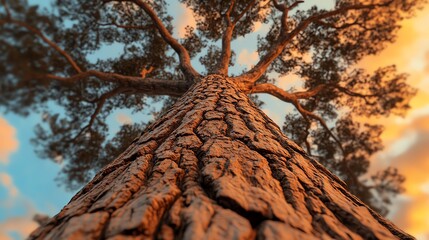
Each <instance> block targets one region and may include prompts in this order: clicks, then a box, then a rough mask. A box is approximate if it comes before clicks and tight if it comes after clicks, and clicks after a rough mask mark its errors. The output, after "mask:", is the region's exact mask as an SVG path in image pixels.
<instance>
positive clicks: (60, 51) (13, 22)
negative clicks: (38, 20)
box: [0, 19, 82, 73]
mask: <svg viewBox="0 0 429 240" xmlns="http://www.w3.org/2000/svg"><path fill="white" fill-rule="evenodd" d="M6 23H9V24H14V25H18V26H21V27H24V28H26V29H27V30H28V31H30V32H32V33H34V34H36V35H37V36H38V37H40V38H41V39H42V41H43V42H45V43H46V44H48V45H49V46H50V47H52V48H53V49H55V51H57V52H58V53H59V54H61V55H62V56H63V57H64V58H65V59H66V60H67V62H69V63H70V65H71V66H72V67H73V69H74V70H76V72H78V73H81V72H82V69H81V68H80V67H79V66H78V64H77V63H76V62H75V60H73V58H72V57H71V56H70V54H68V53H67V52H66V51H64V50H63V49H62V48H60V47H59V46H58V45H57V44H56V43H54V42H52V41H51V40H49V39H48V38H47V37H46V36H45V35H44V34H43V33H42V32H41V31H40V30H39V29H37V28H35V27H32V26H30V25H29V24H27V23H26V22H22V21H18V20H15V19H0V25H1V24H6Z"/></svg>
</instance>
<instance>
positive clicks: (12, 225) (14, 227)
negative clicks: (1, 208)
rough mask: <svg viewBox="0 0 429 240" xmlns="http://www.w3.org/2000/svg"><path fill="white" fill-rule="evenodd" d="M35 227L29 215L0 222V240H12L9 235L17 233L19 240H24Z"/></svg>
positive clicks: (35, 224)
mask: <svg viewBox="0 0 429 240" xmlns="http://www.w3.org/2000/svg"><path fill="white" fill-rule="evenodd" d="M37 226H38V225H37V223H36V222H34V221H33V219H32V216H29V215H25V216H19V217H11V218H8V219H6V220H5V221H3V222H0V239H2V240H3V239H12V238H11V237H10V236H8V234H10V233H17V234H18V235H19V237H20V238H21V239H25V238H27V237H28V236H29V235H30V233H31V232H33V231H34V230H35V229H36V228H37Z"/></svg>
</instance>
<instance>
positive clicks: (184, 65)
mask: <svg viewBox="0 0 429 240" xmlns="http://www.w3.org/2000/svg"><path fill="white" fill-rule="evenodd" d="M128 1H131V2H133V3H135V4H137V5H138V6H139V7H140V8H142V9H143V11H145V12H146V14H147V15H149V17H150V18H151V19H152V22H153V24H154V25H155V26H156V28H157V29H158V32H159V34H161V37H162V38H163V39H164V40H165V41H166V42H167V43H168V44H169V45H170V46H171V47H172V48H173V49H174V51H176V53H177V54H178V55H179V59H180V67H181V69H182V71H183V74H184V75H185V77H186V78H187V79H188V80H192V81H196V80H197V79H198V78H199V76H200V74H199V73H198V72H197V71H196V70H195V69H194V68H193V67H192V64H191V58H190V56H189V53H188V51H187V50H186V48H185V47H184V46H183V45H181V44H180V43H179V42H178V41H177V40H176V39H175V38H174V37H173V36H172V35H171V34H170V32H169V31H168V29H167V28H166V27H165V26H164V24H163V23H162V21H161V19H159V17H158V16H157V14H156V13H155V11H154V10H153V9H152V8H151V7H150V6H149V4H147V3H146V2H144V1H143V0H128Z"/></svg>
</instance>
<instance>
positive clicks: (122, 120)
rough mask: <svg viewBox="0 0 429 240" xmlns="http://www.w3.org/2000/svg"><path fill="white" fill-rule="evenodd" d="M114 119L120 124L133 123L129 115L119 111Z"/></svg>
mask: <svg viewBox="0 0 429 240" xmlns="http://www.w3.org/2000/svg"><path fill="white" fill-rule="evenodd" d="M116 121H117V122H118V123H120V124H122V125H125V124H132V123H133V120H132V119H131V117H130V116H129V115H127V114H124V113H119V114H118V115H116Z"/></svg>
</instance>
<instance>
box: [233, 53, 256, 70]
mask: <svg viewBox="0 0 429 240" xmlns="http://www.w3.org/2000/svg"><path fill="white" fill-rule="evenodd" d="M258 60H259V55H258V52H256V51H253V52H249V51H248V50H247V49H244V50H242V51H241V52H240V54H239V55H238V59H237V61H238V64H240V65H244V66H246V67H248V68H250V67H252V66H254V65H255V64H256V62H257V61H258Z"/></svg>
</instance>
